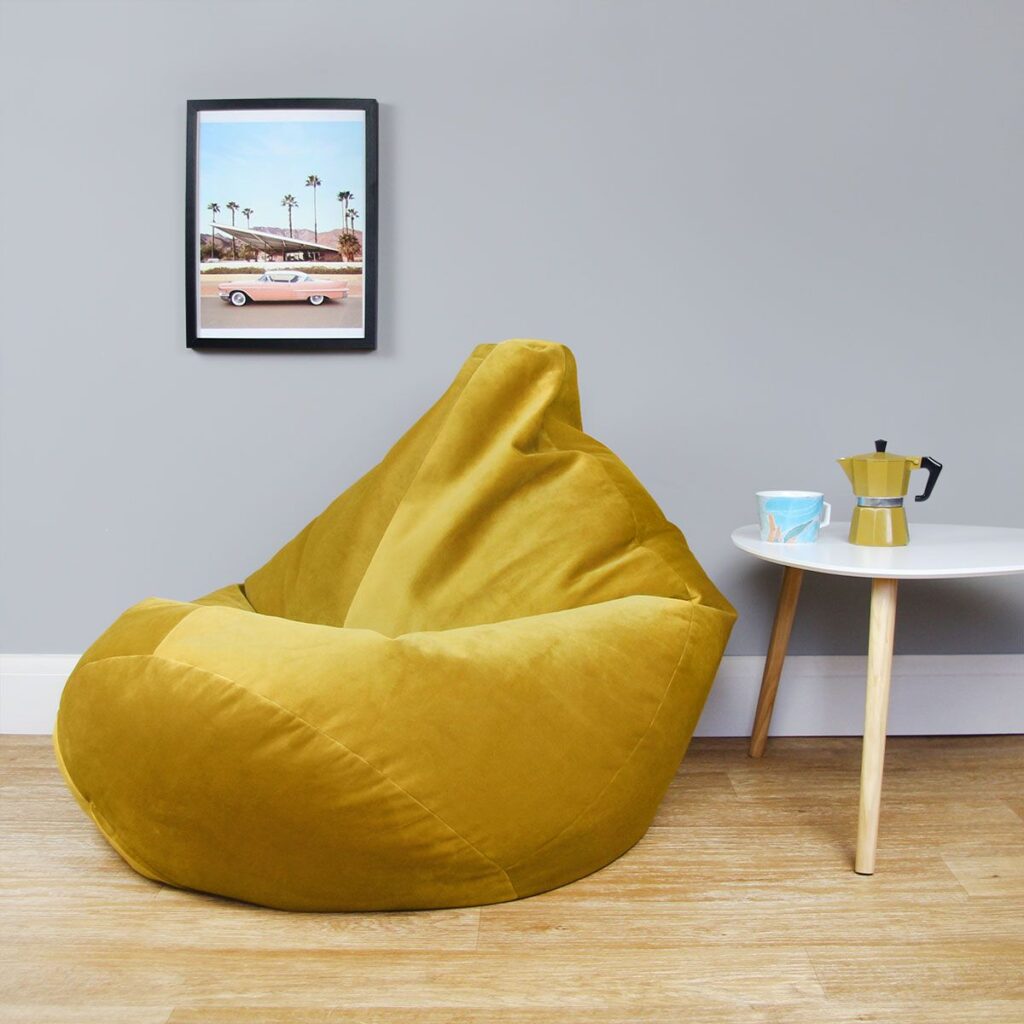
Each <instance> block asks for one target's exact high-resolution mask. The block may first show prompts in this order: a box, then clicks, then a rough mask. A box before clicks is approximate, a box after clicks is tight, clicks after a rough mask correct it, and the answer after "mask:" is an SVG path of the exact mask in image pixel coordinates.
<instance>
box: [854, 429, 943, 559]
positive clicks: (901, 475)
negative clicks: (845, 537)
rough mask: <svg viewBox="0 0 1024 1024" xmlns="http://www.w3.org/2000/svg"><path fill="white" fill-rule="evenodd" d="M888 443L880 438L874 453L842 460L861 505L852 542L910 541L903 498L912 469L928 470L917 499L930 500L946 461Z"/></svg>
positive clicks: (887, 544) (882, 544) (887, 543)
mask: <svg viewBox="0 0 1024 1024" xmlns="http://www.w3.org/2000/svg"><path fill="white" fill-rule="evenodd" d="M885 446H886V442H885V441H876V442H875V450H874V451H873V452H867V453H865V454H864V455H850V456H848V457H847V458H845V459H839V465H840V466H842V467H843V472H844V473H845V474H846V475H847V476H848V477H849V478H850V483H851V484H853V493H854V494H856V495H857V506H856V508H854V510H853V519H852V521H851V522H850V543H851V544H864V545H868V546H870V547H886V548H895V547H900V546H901V545H903V544H906V543H907V542H908V541H909V540H910V532H909V530H908V529H907V513H906V511H905V510H904V508H903V499H904V498H905V497H906V494H907V489H908V488H909V487H910V472H911V470H914V469H927V470H928V481H927V483H926V484H925V486H924V490H923V491H922V492H921V493H920V494H918V495H917V496H916V497H915V498H914V501H927V500H928V498H929V497H931V493H932V489H933V488H934V487H935V481H936V480H938V478H939V473H940V472H941V471H942V463H941V462H936V461H935V459H932V458H929V457H928V456H927V455H893V454H892V453H890V452H887V451H886V450H885Z"/></svg>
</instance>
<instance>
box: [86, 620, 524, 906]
mask: <svg viewBox="0 0 1024 1024" xmlns="http://www.w3.org/2000/svg"><path fill="white" fill-rule="evenodd" d="M186 618H188V616H186ZM183 621H184V620H183ZM140 657H141V658H146V659H150V658H157V659H159V660H160V661H166V662H168V663H169V664H172V665H181V666H182V667H184V668H188V669H194V670H195V671H197V672H202V673H204V674H206V675H209V676H213V677H214V678H215V679H220V680H222V681H223V682H225V683H228V684H229V685H231V686H233V687H235V688H236V689H239V690H242V691H243V692H244V693H246V694H248V695H249V696H251V697H255V698H256V699H257V700H261V701H263V702H265V703H267V704H270V705H271V706H272V707H275V708H277V709H278V710H280V711H283V712H284V713H285V714H286V715H288V717H289V718H292V719H293V720H295V721H296V722H299V723H301V724H302V725H304V726H305V727H306V728H307V729H311V730H312V731H313V732H315V733H316V734H317V735H318V736H322V737H323V738H324V739H325V740H327V741H328V742H329V743H333V744H334V745H335V746H336V747H339V748H340V749H341V750H343V751H345V753H347V754H349V755H351V756H352V757H354V758H355V759H356V760H357V761H361V762H362V763H363V764H364V765H366V767H367V768H369V769H370V770H371V771H372V772H374V773H375V774H376V775H379V776H380V777H381V778H382V779H383V780H384V781H385V782H387V783H388V784H389V785H391V786H393V787H394V788H395V789H396V790H398V792H399V793H401V794H402V795H403V796H404V797H406V799H408V800H411V801H412V802H413V803H415V804H417V805H418V806H419V807H421V808H423V810H424V811H426V812H427V814H429V815H430V816H431V817H432V818H434V819H435V820H436V821H438V822H440V824H441V825H443V826H444V827H445V828H446V829H448V831H449V832H451V834H452V835H453V836H455V837H456V838H457V839H459V840H460V841H461V842H463V843H464V844H465V845H466V846H468V847H469V848H470V849H471V850H472V851H473V852H474V853H475V854H476V855H477V856H478V857H480V858H482V859H483V860H485V861H487V863H488V864H490V865H491V866H492V867H494V868H497V870H498V871H500V872H501V874H502V876H503V877H504V879H505V881H506V883H507V884H508V887H509V888H510V889H511V890H512V894H513V897H515V898H518V896H519V893H518V891H517V890H516V887H515V886H514V885H513V884H512V879H511V878H510V877H509V874H508V872H507V871H506V870H505V868H503V867H502V866H501V865H500V864H499V863H498V862H497V861H496V860H494V859H493V858H491V857H488V856H487V854H486V853H484V852H483V851H482V850H480V849H478V848H477V847H476V846H475V845H474V844H473V843H472V842H471V841H470V840H469V839H467V838H466V837H465V836H464V835H463V834H462V833H461V832H459V831H458V829H456V828H454V827H453V826H452V825H450V824H449V823H448V822H447V821H445V820H444V818H442V817H441V815H440V814H438V813H437V812H436V811H434V810H432V809H431V808H430V807H428V806H427V805H426V804H425V803H423V801H422V800H420V799H419V798H417V797H415V796H413V794H412V793H410V792H409V791H408V790H407V789H405V788H404V787H402V786H400V785H399V784H398V783H397V782H395V780H394V779H392V778H391V776H389V775H388V774H387V773H385V772H382V771H381V770H380V769H379V768H378V767H377V766H376V765H373V764H371V763H370V762H369V761H367V760H366V758H365V757H363V756H362V755H361V754H357V753H356V752H355V751H354V750H352V748H351V747H348V746H346V745H345V744H344V743H342V742H341V740H339V739H336V738H335V737H334V736H331V735H330V734H329V733H326V732H324V731H323V730H322V729H321V728H319V727H318V726H316V725H314V724H313V723H312V722H310V721H308V720H307V719H305V718H303V717H302V716H301V715H300V714H298V713H297V712H295V711H293V710H292V709H291V708H287V707H285V706H284V705H283V704H279V703H278V702H277V701H276V700H274V699H273V698H271V697H267V696H264V695H263V694H261V693H256V692H255V691H254V690H250V689H249V687H248V686H245V685H244V684H243V683H240V682H238V681H237V680H234V679H231V678H230V677H229V676H225V675H222V674H221V673H220V672H212V671H210V670H209V669H206V668H201V667H200V666H198V665H191V664H189V662H187V661H179V660H177V659H176V658H168V657H167V656H166V655H163V654H155V653H154V654H141V655H140V654H114V655H109V656H108V657H106V658H100V659H98V660H97V661H94V662H90V666H91V665H99V664H101V663H102V662H104V661H116V660H119V659H121V658H140Z"/></svg>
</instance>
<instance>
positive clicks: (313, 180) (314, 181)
mask: <svg viewBox="0 0 1024 1024" xmlns="http://www.w3.org/2000/svg"><path fill="white" fill-rule="evenodd" d="M322 184H323V182H322V181H321V180H320V179H319V178H318V177H317V176H316V175H315V174H311V175H310V176H309V177H308V178H307V179H306V188H312V189H313V241H314V242H319V241H320V235H319V234H318V232H317V229H316V190H317V187H318V186H320V185H322Z"/></svg>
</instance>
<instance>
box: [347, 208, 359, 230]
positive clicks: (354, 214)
mask: <svg viewBox="0 0 1024 1024" xmlns="http://www.w3.org/2000/svg"><path fill="white" fill-rule="evenodd" d="M348 215H349V217H350V218H351V220H352V226H351V227H350V228H349V231H353V232H354V231H355V229H356V219H357V218H358V217H359V211H358V210H349V211H348Z"/></svg>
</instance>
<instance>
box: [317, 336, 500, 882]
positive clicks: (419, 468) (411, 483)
mask: <svg viewBox="0 0 1024 1024" xmlns="http://www.w3.org/2000/svg"><path fill="white" fill-rule="evenodd" d="M489 355H490V352H488V353H487V356H483V357H482V358H480V359H479V361H478V362H477V365H476V367H475V368H474V369H473V372H472V373H471V374H470V375H469V376H468V377H467V378H466V383H465V384H464V385H463V386H462V390H461V391H460V392H459V394H458V395H457V397H456V398H455V401H454V402H453V404H452V408H451V409H450V410H449V412H448V416H447V417H445V419H444V421H443V422H442V423H441V424H440V426H439V427H438V429H437V433H436V434H435V435H434V437H433V438H432V440H431V442H430V444H429V445H428V447H427V450H426V451H425V452H424V453H423V458H422V459H420V464H419V465H418V466H417V467H416V472H415V473H413V475H412V477H411V478H410V480H409V483H408V484H406V487H405V490H404V491H402V496H401V498H399V499H398V501H396V502H395V507H394V510H393V511H392V513H391V516H390V518H389V519H388V522H387V525H386V526H385V527H384V530H383V532H382V533H381V535H380V537H379V538H378V539H377V544H376V546H375V547H374V549H373V554H372V555H370V558H369V561H367V563H366V568H365V569H364V570H363V574H362V576H361V577H360V579H359V584H358V585H357V586H356V589H355V591H354V592H353V594H352V598H351V600H350V601H349V603H348V607H347V608H346V609H345V615H344V618H343V619H342V622H341V626H342V628H346V629H347V628H348V625H347V623H348V617H349V615H350V614H351V612H352V606H353V605H354V604H355V603H356V599H357V598H358V597H359V591H360V590H361V589H362V587H363V583H365V582H366V577H367V576H369V574H370V570H371V569H372V567H373V563H374V561H375V560H376V558H377V555H378V554H379V553H380V549H381V547H382V546H383V544H384V538H385V537H387V535H388V531H389V530H390V529H391V527H392V526H393V525H394V522H395V516H397V515H398V510H399V509H400V508H401V507H402V504H403V503H404V502H405V499H406V498H407V497H408V496H409V492H410V491H411V490H412V489H413V487H414V486H415V484H416V481H417V480H419V478H420V476H421V475H422V473H423V467H424V466H425V465H426V463H427V460H428V459H429V458H430V455H431V452H433V450H434V448H435V446H436V445H437V441H438V438H439V437H440V436H441V434H442V433H443V432H444V428H445V426H446V425H447V423H448V419H449V418H450V417H451V414H452V412H454V410H455V407H456V406H457V405H458V404H459V400H460V399H461V398H462V396H463V395H464V394H465V393H466V388H468V387H469V382H470V381H471V380H472V379H473V378H474V377H475V376H476V375H477V372H478V371H479V369H480V367H481V366H483V364H484V362H485V361H486V360H487V357H488V356H489ZM470 358H472V357H470ZM468 361H469V360H467V362H468ZM456 379H458V378H456ZM453 384H454V382H453ZM442 397H443V396H442ZM427 412H428V413H429V412H430V410H429V409H428V410H427ZM403 436H404V435H403ZM385 458H386V456H385ZM374 468H377V467H374ZM371 472H372V471H371ZM322 514H323V513H321V515H322ZM317 518H319V516H318V517H317ZM502 870H504V868H502ZM509 884H510V885H511V884H512V883H511V882H509Z"/></svg>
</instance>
